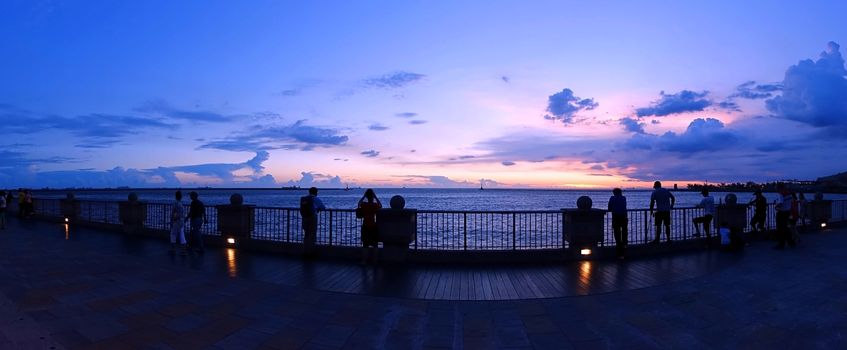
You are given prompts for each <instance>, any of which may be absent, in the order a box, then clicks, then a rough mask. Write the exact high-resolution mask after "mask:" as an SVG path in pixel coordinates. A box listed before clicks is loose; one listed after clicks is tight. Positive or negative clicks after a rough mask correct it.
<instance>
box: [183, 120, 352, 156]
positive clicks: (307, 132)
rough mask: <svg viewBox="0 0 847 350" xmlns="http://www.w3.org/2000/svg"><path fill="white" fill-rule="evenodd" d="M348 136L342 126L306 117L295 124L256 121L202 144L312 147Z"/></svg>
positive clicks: (231, 147)
mask: <svg viewBox="0 0 847 350" xmlns="http://www.w3.org/2000/svg"><path fill="white" fill-rule="evenodd" d="M347 140H348V137H347V136H346V135H342V134H341V131H340V130H338V129H333V128H327V127H319V126H313V125H307V124H306V120H298V121H296V122H295V123H293V124H291V125H254V126H252V127H251V128H249V129H248V130H247V131H246V132H243V133H239V134H235V135H233V136H230V137H227V138H223V139H218V140H213V141H210V142H207V143H205V144H203V145H201V146H200V147H199V148H201V149H220V150H226V151H257V150H272V149H300V150H304V151H309V150H312V149H314V147H332V146H340V145H343V144H345V143H347Z"/></svg>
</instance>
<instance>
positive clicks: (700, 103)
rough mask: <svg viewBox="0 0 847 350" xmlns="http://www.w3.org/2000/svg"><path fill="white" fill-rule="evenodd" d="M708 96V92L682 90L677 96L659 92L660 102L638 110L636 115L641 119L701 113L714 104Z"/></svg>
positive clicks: (657, 101)
mask: <svg viewBox="0 0 847 350" xmlns="http://www.w3.org/2000/svg"><path fill="white" fill-rule="evenodd" d="M708 94H709V92H708V91H701V92H694V91H691V90H682V91H680V92H678V93H675V94H666V93H665V92H664V91H661V92H659V95H661V97H660V98H659V99H658V100H656V101H653V102H652V103H650V106H649V107H642V108H637V109H636V110H635V114H636V115H637V116H639V117H646V116H656V117H663V116H667V115H671V114H678V113H685V112H700V111H702V110H704V109H706V107H709V106H711V105H712V102H711V101H710V100H709V99H707V98H706V96H707V95H708Z"/></svg>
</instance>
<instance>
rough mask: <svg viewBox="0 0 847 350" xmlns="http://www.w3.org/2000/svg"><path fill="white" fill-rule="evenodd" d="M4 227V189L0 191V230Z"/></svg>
mask: <svg viewBox="0 0 847 350" xmlns="http://www.w3.org/2000/svg"><path fill="white" fill-rule="evenodd" d="M5 229H6V191H0V230H5Z"/></svg>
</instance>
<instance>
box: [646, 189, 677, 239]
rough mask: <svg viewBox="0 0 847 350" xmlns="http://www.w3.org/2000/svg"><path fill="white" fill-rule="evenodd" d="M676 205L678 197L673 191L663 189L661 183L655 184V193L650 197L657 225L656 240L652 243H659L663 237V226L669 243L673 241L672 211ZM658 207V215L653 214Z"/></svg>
mask: <svg viewBox="0 0 847 350" xmlns="http://www.w3.org/2000/svg"><path fill="white" fill-rule="evenodd" d="M674 204H676V197H674V196H673V193H671V191H668V190H667V189H665V188H663V187H662V183H661V182H660V181H656V182H654V183H653V193H652V194H651V195H650V214H653V215H654V218H655V219H654V220H653V221H654V222H655V224H656V239H654V240H653V242H651V243H659V237H661V233H662V226H664V227H665V237H667V239H668V242H670V241H671V209H672V208H673V206H674ZM654 206H655V207H656V213H655V214H654V213H653V207H654Z"/></svg>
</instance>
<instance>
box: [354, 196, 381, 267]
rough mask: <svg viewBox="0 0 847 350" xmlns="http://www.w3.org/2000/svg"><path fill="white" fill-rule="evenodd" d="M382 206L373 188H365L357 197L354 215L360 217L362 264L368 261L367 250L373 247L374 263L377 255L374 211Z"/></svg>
mask: <svg viewBox="0 0 847 350" xmlns="http://www.w3.org/2000/svg"><path fill="white" fill-rule="evenodd" d="M381 208H382V203H381V202H380V201H379V198H377V197H376V193H374V190H373V189H370V188H369V189H367V190H365V195H363V196H362V199H359V205H358V206H357V208H356V217H359V218H361V219H362V265H365V264H367V263H368V250H370V248H371V247H373V251H374V254H373V256H374V257H373V262H374V264H376V262H377V256H378V255H379V250H378V244H379V237H378V233H377V227H376V212H377V211H378V210H379V209H381Z"/></svg>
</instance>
